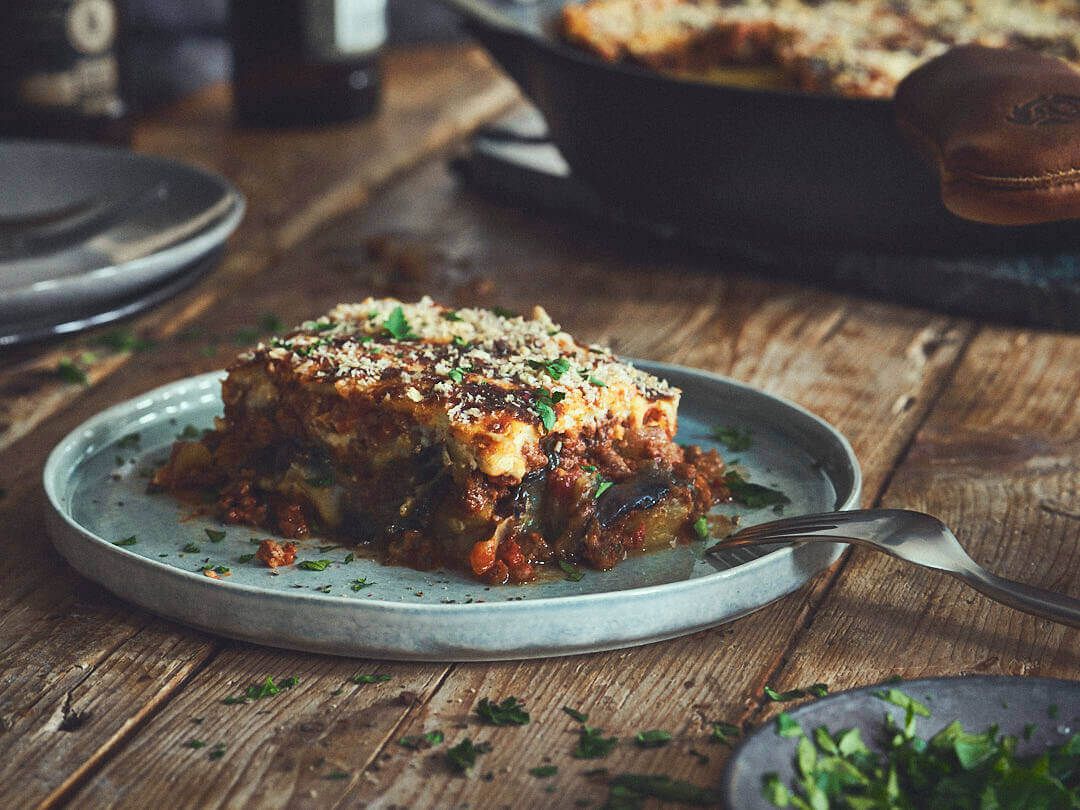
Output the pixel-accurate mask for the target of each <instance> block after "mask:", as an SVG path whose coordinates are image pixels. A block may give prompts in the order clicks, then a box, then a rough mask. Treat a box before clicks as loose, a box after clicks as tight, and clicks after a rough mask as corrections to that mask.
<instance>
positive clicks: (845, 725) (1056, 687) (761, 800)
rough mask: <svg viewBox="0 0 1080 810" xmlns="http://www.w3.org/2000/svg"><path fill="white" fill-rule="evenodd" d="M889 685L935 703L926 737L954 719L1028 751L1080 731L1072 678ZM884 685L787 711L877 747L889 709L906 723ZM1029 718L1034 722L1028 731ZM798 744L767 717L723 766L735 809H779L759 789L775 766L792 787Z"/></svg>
mask: <svg viewBox="0 0 1080 810" xmlns="http://www.w3.org/2000/svg"><path fill="white" fill-rule="evenodd" d="M885 686H887V687H888V688H893V689H899V690H901V691H902V692H904V693H906V694H908V695H910V696H911V697H913V698H915V699H916V700H919V701H922V702H923V703H924V704H925V705H926V707H927V708H929V709H930V717H918V718H916V733H917V734H918V735H919V736H920V737H922V738H923V739H928V738H929V737H932V736H933V735H934V734H936V733H937V732H938V731H940V730H941V729H943V728H944V727H945V726H947V725H948V724H949V723H951V722H952V721H953V720H959V721H960V722H961V724H963V726H964V728H965V729H966V730H967V731H971V732H974V733H977V734H981V733H982V732H984V731H986V729H987V728H989V727H990V726H991V725H995V724H996V725H997V726H999V728H1000V732H1001V733H1002V734H1011V735H1013V736H1014V737H1017V739H1018V742H1017V747H1016V751H1017V754H1018V755H1019V756H1028V755H1031V754H1037V753H1038V752H1040V751H1043V750H1045V749H1046V748H1047V747H1049V746H1051V745H1060V744H1061V743H1063V742H1066V741H1067V740H1068V739H1069V738H1070V737H1071V736H1072V735H1073V734H1075V733H1077V732H1078V731H1080V683H1075V682H1072V681H1058V680H1052V679H1050V678H1012V677H1006V676H981V677H965V678H927V679H924V680H918V681H901V682H899V683H890V684H886V685H885ZM882 688H883V686H867V687H864V688H863V689H854V690H852V691H850V692H840V693H838V694H836V695H830V696H829V697H827V698H823V699H821V700H817V701H814V702H813V703H808V704H806V705H804V706H800V707H799V708H797V709H794V710H792V711H790V712H788V713H789V714H790V715H791V717H792V719H793V720H796V721H797V722H798V723H799V725H801V726H802V728H803V730H804V731H805V732H806V733H807V734H810V733H812V731H813V729H815V728H817V727H818V726H827V727H828V729H829V731H830V732H832V733H833V735H835V734H836V733H837V732H839V731H842V730H846V729H849V728H858V729H859V732H860V734H861V736H862V739H863V741H864V742H865V743H866V744H867V745H868V746H869V747H870V748H872V749H873V748H875V745H874V741H875V740H876V739H877V738H878V736H879V733H880V729H881V728H882V718H883V717H884V716H885V714H889V715H891V716H892V717H893V719H894V720H896V721H897V722H898V723H899V724H900V725H901V726H903V724H904V710H903V709H901V708H900V707H898V706H893V705H892V704H890V703H886V702H885V701H883V700H880V699H879V698H876V697H874V695H873V693H874V692H877V691H879V690H881V689H882ZM1029 723H1030V724H1031V725H1032V726H1033V728H1032V729H1031V730H1030V731H1029V732H1028V733H1025V728H1026V727H1027V726H1028V724H1029ZM1025 738H1027V739H1025ZM797 743H798V739H795V738H788V737H781V736H779V735H778V734H777V733H776V724H775V723H767V724H766V725H764V726H762V727H761V728H759V729H758V730H757V731H755V732H754V733H753V734H751V735H750V736H749V737H747V738H746V741H745V742H743V744H742V745H740V746H739V748H738V749H737V750H736V751H735V753H734V754H733V755H732V757H731V760H730V761H729V762H728V765H727V769H726V770H725V772H724V786H723V795H724V797H725V804H726V806H727V807H730V808H732V810H774V805H773V804H772V803H771V802H769V801H768V800H766V799H765V797H764V796H762V794H761V788H762V775H763V774H766V773H769V772H773V773H776V774H777V775H778V776H779V777H780V781H781V782H783V784H784V785H786V786H790V785H792V784H793V782H794V780H795V775H796V774H795V770H796V769H795V762H794V758H795V746H796V744H797Z"/></svg>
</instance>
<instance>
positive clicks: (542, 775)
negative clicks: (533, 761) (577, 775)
mask: <svg viewBox="0 0 1080 810" xmlns="http://www.w3.org/2000/svg"><path fill="white" fill-rule="evenodd" d="M558 772H559V766H558V765H537V766H536V767H535V768H529V774H530V775H532V776H535V777H536V778H537V779H547V778H548V777H549V776H554V775H555V774H557V773H558Z"/></svg>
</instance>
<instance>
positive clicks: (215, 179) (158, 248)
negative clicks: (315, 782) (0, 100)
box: [0, 141, 244, 331]
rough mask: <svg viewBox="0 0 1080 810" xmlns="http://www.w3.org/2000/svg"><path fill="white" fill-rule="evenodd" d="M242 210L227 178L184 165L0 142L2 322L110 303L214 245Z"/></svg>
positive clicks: (119, 153)
mask: <svg viewBox="0 0 1080 810" xmlns="http://www.w3.org/2000/svg"><path fill="white" fill-rule="evenodd" d="M243 213H244V199H243V196H242V195H241V194H240V192H239V191H237V190H236V188H234V187H233V186H232V184H230V183H229V182H228V181H226V180H225V179H224V178H222V177H220V176H218V175H215V174H211V173H209V172H206V171H203V170H201V169H196V168H194V167H192V166H187V165H184V164H182V163H177V162H175V161H170V160H164V159H161V158H155V157H150V156H146V155H139V154H135V153H134V152H130V151H125V150H120V149H107V148H103V147H95V146H82V145H73V144H61V143H45V142H42V143H39V142H33V141H3V142H0V323H4V324H5V325H6V326H7V327H8V331H18V330H17V329H16V328H15V327H16V325H18V324H22V323H29V322H33V321H35V320H40V319H41V318H53V319H54V320H56V319H60V318H66V319H67V320H74V319H76V318H79V317H87V314H88V311H89V310H91V309H93V308H95V307H96V308H100V309H101V311H105V310H107V309H111V308H114V307H115V304H116V302H117V301H119V300H122V299H124V298H130V297H132V296H134V295H135V294H137V293H139V292H141V291H146V290H148V289H150V288H151V287H154V286H160V285H163V284H164V283H166V282H168V281H169V280H170V279H171V277H172V276H174V275H175V274H176V273H177V272H178V271H180V270H181V269H182V268H184V267H186V266H188V265H190V264H192V263H193V262H195V261H197V260H198V259H199V258H201V257H203V256H205V255H206V254H208V253H210V252H211V251H213V250H215V249H217V248H219V247H220V246H221V245H222V243H224V241H225V240H226V239H227V238H228V237H229V235H230V234H231V233H232V232H233V231H234V230H235V229H236V226H237V225H238V224H239V223H240V220H241V218H242V217H243ZM24 331H25V330H24Z"/></svg>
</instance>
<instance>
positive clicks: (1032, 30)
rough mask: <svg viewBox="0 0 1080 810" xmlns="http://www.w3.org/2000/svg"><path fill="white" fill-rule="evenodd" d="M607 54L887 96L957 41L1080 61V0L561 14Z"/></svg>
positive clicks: (680, 7)
mask: <svg viewBox="0 0 1080 810" xmlns="http://www.w3.org/2000/svg"><path fill="white" fill-rule="evenodd" d="M562 31H563V35H564V36H565V37H566V39H568V40H569V41H570V42H572V43H574V44H576V45H578V46H580V47H582V48H585V49H587V50H590V51H592V52H593V53H595V54H596V55H597V56H599V57H601V58H602V59H605V60H607V61H613V62H614V61H624V60H625V61H630V62H635V63H637V64H640V65H644V66H646V67H650V68H653V69H657V70H666V71H673V72H676V73H689V74H693V75H696V76H699V77H701V78H706V79H707V78H709V71H710V69H714V68H716V67H718V66H722V65H731V64H741V65H747V64H751V65H752V64H760V63H763V62H764V63H770V64H775V65H778V66H779V67H780V68H781V69H782V70H783V71H784V72H785V73H786V74H787V75H788V77H789V79H790V81H791V84H792V85H793V86H794V87H797V88H799V89H802V90H805V91H808V92H815V93H831V94H838V95H844V96H858V97H874V98H887V97H890V96H892V94H893V92H894V91H895V89H896V86H897V84H898V83H899V82H900V81H901V80H902V79H903V78H904V77H905V76H906V75H907V74H909V73H910V72H911V71H912V70H914V69H915V68H917V67H918V66H919V65H922V64H924V63H925V62H927V61H929V60H930V59H933V58H934V57H936V56H939V55H941V54H942V53H944V52H945V51H946V50H948V49H949V48H950V47H952V46H954V45H961V44H968V43H971V44H979V45H985V46H989V47H999V48H1000V47H1013V48H1022V49H1027V50H1033V51H1037V52H1040V53H1043V54H1046V55H1050V56H1056V57H1059V58H1062V59H1064V60H1066V61H1069V62H1071V63H1073V64H1080V8H1078V6H1077V4H1076V3H1074V2H1064V1H1063V0H1058V1H1057V2H1055V0H966V2H954V1H953V0H892V2H883V0H856V1H855V2H851V0H823V1H822V2H809V0H807V1H805V2H804V0H740V1H739V2H721V1H719V0H588V2H586V3H583V4H581V5H575V6H568V7H567V8H566V9H565V10H564V12H563V17H562Z"/></svg>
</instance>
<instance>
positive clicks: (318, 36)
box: [307, 0, 386, 62]
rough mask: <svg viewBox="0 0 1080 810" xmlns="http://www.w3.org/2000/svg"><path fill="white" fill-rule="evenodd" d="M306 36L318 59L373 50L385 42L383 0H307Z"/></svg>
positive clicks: (342, 57)
mask: <svg viewBox="0 0 1080 810" xmlns="http://www.w3.org/2000/svg"><path fill="white" fill-rule="evenodd" d="M307 35H308V36H307V41H308V48H309V50H310V51H311V54H312V55H313V56H314V57H315V58H316V59H319V60H321V61H328V62H338V61H345V60H348V59H355V58H356V57H358V56H364V55H366V54H370V53H373V52H374V51H376V50H378V49H379V48H380V47H382V45H383V43H384V42H386V0H307Z"/></svg>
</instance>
